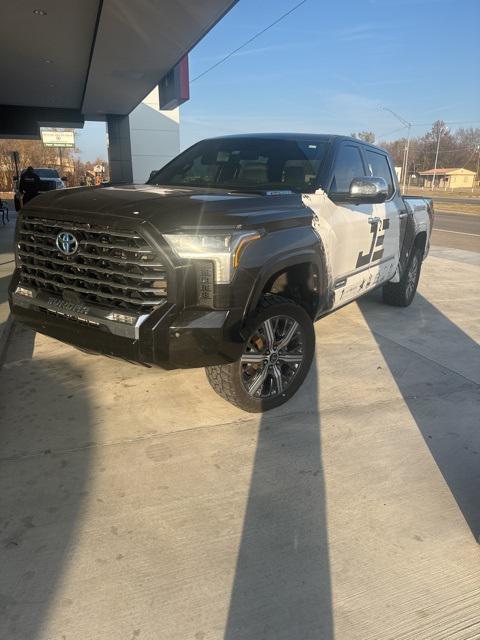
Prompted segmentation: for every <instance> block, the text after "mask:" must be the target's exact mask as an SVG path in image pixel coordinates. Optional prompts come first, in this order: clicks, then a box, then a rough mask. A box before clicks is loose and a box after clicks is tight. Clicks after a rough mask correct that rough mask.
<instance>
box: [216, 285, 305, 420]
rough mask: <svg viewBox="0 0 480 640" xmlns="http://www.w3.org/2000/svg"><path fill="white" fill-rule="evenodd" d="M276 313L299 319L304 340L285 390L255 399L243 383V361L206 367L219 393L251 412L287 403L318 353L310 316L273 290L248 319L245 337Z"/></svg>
mask: <svg viewBox="0 0 480 640" xmlns="http://www.w3.org/2000/svg"><path fill="white" fill-rule="evenodd" d="M276 316H287V317H290V318H292V319H294V320H296V321H297V322H298V323H299V325H300V328H301V332H302V340H303V356H304V357H303V360H302V362H301V364H300V367H299V369H298V371H297V372H296V374H295V377H294V378H293V380H292V381H291V383H290V384H289V386H288V387H287V388H286V389H285V392H284V393H282V394H279V395H276V396H274V397H271V398H254V397H253V396H252V395H250V394H249V393H248V392H247V390H246V389H245V387H244V384H243V382H242V363H241V361H240V360H239V361H237V362H233V363H231V364H224V365H215V366H210V367H205V372H206V374H207V379H208V381H209V383H210V385H211V386H212V388H213V389H214V390H215V391H216V392H217V393H218V395H220V396H221V397H222V398H224V399H225V400H227V401H228V402H231V403H232V404H233V405H235V406H237V407H240V409H243V410H244V411H248V412H250V413H260V412H263V411H269V410H270V409H273V408H275V407H278V406H280V405H282V404H284V403H285V402H288V400H290V398H291V397H292V396H293V395H294V394H295V393H296V392H297V391H298V389H299V387H300V386H301V385H302V383H303V381H304V380H305V378H306V376H307V374H308V372H309V370H310V366H311V364H312V359H313V356H314V353H315V331H314V328H313V322H312V319H311V317H310V316H309V315H308V313H307V312H306V311H305V309H303V308H302V307H301V306H300V305H298V304H295V303H294V302H292V301H291V300H288V299H286V298H283V297H282V296H278V295H274V294H270V293H269V294H266V295H264V296H263V297H262V299H261V301H260V303H259V305H258V307H257V309H256V311H255V313H254V314H253V315H252V317H251V318H250V319H249V321H248V323H247V325H246V327H245V331H244V334H245V336H251V335H252V334H253V333H254V332H255V330H256V329H257V328H258V327H259V326H260V325H261V324H262V322H265V320H267V319H269V318H273V317H276Z"/></svg>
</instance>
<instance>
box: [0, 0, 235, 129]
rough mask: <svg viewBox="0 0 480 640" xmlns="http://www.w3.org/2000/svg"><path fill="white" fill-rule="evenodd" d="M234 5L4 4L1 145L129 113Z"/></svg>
mask: <svg viewBox="0 0 480 640" xmlns="http://www.w3.org/2000/svg"><path fill="white" fill-rule="evenodd" d="M235 1H236V0H202V1H201V2H200V1H199V0H181V1H179V0H157V1H155V2H132V1H131V0H103V1H100V0H82V1H81V2H65V1H64V0H46V1H45V2H44V4H43V5H42V4H40V5H39V4H38V3H37V2H36V1H35V2H32V1H31V0H23V1H22V2H18V0H3V1H2V9H1V23H2V31H1V38H2V50H3V51H5V52H8V55H7V54H6V55H2V56H0V87H1V91H0V137H11V138H13V137H15V138H19V137H24V138H39V137H40V133H39V127H40V126H46V127H72V128H73V127H81V126H83V122H84V121H85V120H86V119H87V120H105V119H106V117H107V115H109V114H112V115H126V114H128V113H130V112H131V111H132V110H133V109H134V108H135V107H136V106H137V105H138V104H139V103H140V102H141V101H142V100H143V98H145V96H146V95H147V94H148V93H149V92H150V91H151V90H152V89H153V88H154V87H155V86H157V85H158V84H160V83H161V82H162V80H163V79H164V78H165V77H169V78H170V77H171V74H172V70H174V69H175V68H176V67H177V66H178V65H180V63H181V61H182V60H183V59H184V58H185V56H186V54H187V53H188V52H189V51H190V50H191V49H192V48H193V47H194V45H195V44H196V43H197V42H198V41H199V40H200V39H201V38H202V37H203V36H204V35H205V34H206V33H207V32H208V31H209V30H210V29H211V28H212V27H213V26H214V24H215V23H216V22H217V21H218V20H219V19H220V18H221V17H222V16H223V15H224V14H225V13H226V12H227V11H228V10H229V9H230V8H231V7H232V6H233V5H234V4H235ZM180 66H181V65H180ZM169 74H170V75H169Z"/></svg>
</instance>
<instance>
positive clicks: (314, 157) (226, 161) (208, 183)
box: [148, 138, 328, 193]
mask: <svg viewBox="0 0 480 640" xmlns="http://www.w3.org/2000/svg"><path fill="white" fill-rule="evenodd" d="M327 145H328V142H327V141H326V140H324V141H319V140H311V141H309V140H303V139H302V140H279V139H272V138H223V139H213V140H204V141H202V142H199V143H198V144H196V145H194V146H193V147H190V149H187V150H186V151H184V152H183V153H182V154H180V155H179V156H178V157H177V158H175V159H174V160H173V161H172V162H171V163H170V164H168V165H167V166H166V167H164V168H163V169H161V170H160V171H158V172H157V173H156V174H155V175H153V176H152V177H151V178H150V180H149V181H148V184H154V185H171V186H186V187H210V188H220V189H235V190H242V191H249V190H257V191H258V190H262V191H263V190H266V191H276V190H285V191H295V192H300V193H308V192H313V191H315V188H316V186H315V185H316V182H317V176H318V171H319V168H320V165H321V162H322V160H323V157H324V155H325V151H326V149H327Z"/></svg>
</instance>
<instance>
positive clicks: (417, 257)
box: [383, 247, 423, 307]
mask: <svg viewBox="0 0 480 640" xmlns="http://www.w3.org/2000/svg"><path fill="white" fill-rule="evenodd" d="M422 255H423V251H422V249H421V248H420V247H415V248H414V249H413V251H412V253H411V255H410V261H409V263H408V267H407V268H406V269H405V273H404V274H403V276H402V278H401V280H400V282H387V284H386V285H385V286H384V287H383V301H384V302H385V303H386V304H390V305H392V306H394V307H408V306H409V305H410V304H411V303H412V301H413V298H414V297H415V293H416V291H417V286H418V281H419V279H420V269H421V267H422Z"/></svg>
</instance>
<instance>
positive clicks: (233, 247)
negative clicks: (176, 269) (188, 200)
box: [163, 230, 260, 284]
mask: <svg viewBox="0 0 480 640" xmlns="http://www.w3.org/2000/svg"><path fill="white" fill-rule="evenodd" d="M163 237H164V238H165V240H166V241H167V242H168V244H169V245H170V246H171V247H172V249H173V250H174V251H175V253H176V254H177V256H178V257H179V258H184V259H186V260H211V261H212V262H213V264H214V267H215V282H216V283H217V284H228V283H229V282H231V280H232V278H233V274H234V273H235V269H236V268H237V267H238V264H239V261H240V256H241V254H242V252H243V250H244V249H245V247H246V245H247V244H248V243H249V242H252V241H253V240H258V239H259V238H260V234H259V233H258V232H257V231H248V232H237V231H234V232H232V233H228V234H226V233H216V232H212V233H201V230H200V232H199V233H198V234H190V233H169V234H165V235H164V236H163Z"/></svg>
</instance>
